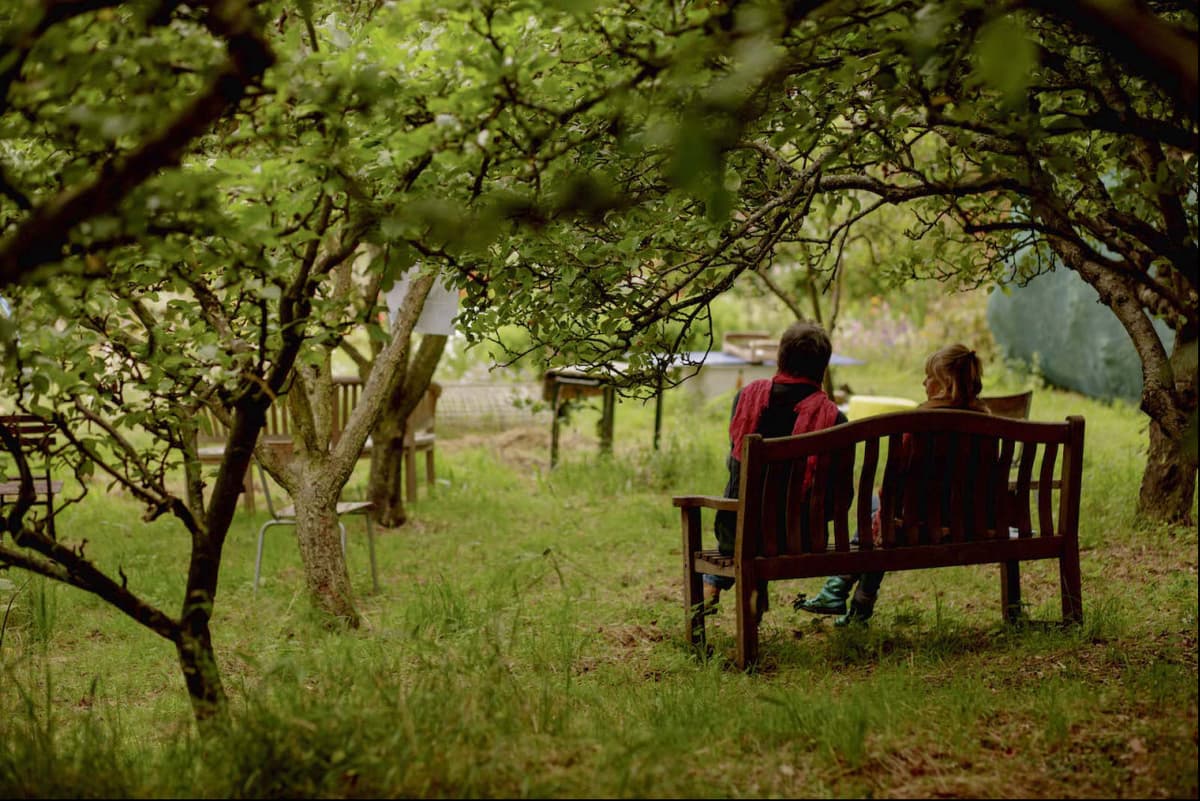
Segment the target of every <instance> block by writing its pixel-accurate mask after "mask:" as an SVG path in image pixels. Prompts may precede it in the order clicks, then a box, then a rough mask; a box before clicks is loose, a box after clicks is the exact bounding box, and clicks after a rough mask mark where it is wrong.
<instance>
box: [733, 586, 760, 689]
mask: <svg viewBox="0 0 1200 801" xmlns="http://www.w3.org/2000/svg"><path fill="white" fill-rule="evenodd" d="M733 591H734V592H736V593H737V666H738V668H740V669H741V670H745V669H746V668H748V667H749V666H751V665H753V664H754V663H755V662H757V661H758V620H759V615H758V608H757V607H758V605H759V602H758V582H752V581H745V580H743V579H742V578H741V577H739V578H738V579H737V583H736V584H734V585H733Z"/></svg>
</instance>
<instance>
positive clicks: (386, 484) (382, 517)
mask: <svg viewBox="0 0 1200 801" xmlns="http://www.w3.org/2000/svg"><path fill="white" fill-rule="evenodd" d="M446 339H447V338H446V337H445V336H442V335H440V334H425V335H424V336H422V337H421V344H420V345H419V346H418V347H417V353H416V356H415V357H414V358H413V360H412V363H411V364H410V365H409V367H408V370H407V371H406V373H405V375H404V380H403V381H398V382H397V383H396V386H395V388H394V389H393V390H392V393H391V394H390V395H389V396H388V399H387V406H386V407H385V409H384V411H383V413H382V414H381V415H380V417H379V420H378V421H377V422H376V423H375V428H374V430H373V431H372V432H371V438H372V440H373V441H374V446H373V447H372V450H371V476H370V479H369V481H368V484H367V498H368V499H370V501H371V502H372V503H373V504H374V505H375V506H374V509H373V510H372V513H373V515H374V518H373V519H374V520H375V522H376V523H378V524H379V525H381V526H384V527H386V528H392V527H395V526H400V525H403V524H404V521H405V520H407V519H408V516H407V514H406V513H405V511H404V481H403V480H402V478H403V465H404V458H403V443H404V434H405V426H406V423H407V421H408V416H409V414H411V413H412V410H413V409H414V408H416V405H417V402H418V401H420V399H421V396H422V395H424V394H425V391H426V390H427V389H429V384H430V382H431V381H432V380H433V373H434V370H436V369H437V365H438V361H439V360H440V359H441V357H442V352H443V351H444V350H445V348H446Z"/></svg>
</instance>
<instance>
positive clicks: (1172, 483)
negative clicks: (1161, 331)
mask: <svg viewBox="0 0 1200 801" xmlns="http://www.w3.org/2000/svg"><path fill="white" fill-rule="evenodd" d="M1171 368H1172V371H1173V372H1174V374H1175V391H1174V392H1172V393H1170V398H1171V400H1172V401H1173V402H1174V404H1173V405H1174V407H1175V408H1172V409H1170V410H1168V413H1167V414H1162V413H1161V411H1160V413H1159V414H1156V415H1153V416H1151V418H1150V448H1149V452H1148V453H1147V457H1146V472H1145V473H1144V474H1143V475H1142V487H1141V492H1140V494H1139V496H1138V511H1139V512H1141V513H1142V514H1144V515H1146V516H1147V517H1152V518H1154V519H1156V520H1162V521H1165V522H1170V523H1181V524H1184V525H1191V524H1192V500H1193V498H1194V497H1195V494H1196V470H1197V466H1198V458H1197V447H1196V430H1197V428H1196V426H1197V424H1196V408H1197V402H1196V401H1197V365H1196V339H1195V337H1194V336H1193V337H1191V338H1188V339H1185V338H1184V337H1183V336H1182V335H1179V336H1176V339H1175V347H1174V348H1173V349H1172V351H1171Z"/></svg>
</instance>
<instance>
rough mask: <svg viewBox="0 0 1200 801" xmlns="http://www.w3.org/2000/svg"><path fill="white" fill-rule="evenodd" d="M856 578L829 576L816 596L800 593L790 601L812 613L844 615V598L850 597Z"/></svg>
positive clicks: (799, 608) (803, 610)
mask: <svg viewBox="0 0 1200 801" xmlns="http://www.w3.org/2000/svg"><path fill="white" fill-rule="evenodd" d="M857 579H858V577H857V576H830V577H829V578H828V579H826V580H825V586H824V587H822V588H821V591H820V592H819V593H817V595H816V597H814V598H811V599H806V598H805V597H804V595H803V593H801V594H800V595H799V596H797V597H796V600H795V601H793V602H792V606H793V607H795V608H796V609H798V610H800V611H802V612H812V613H813V614H814V615H845V614H846V599H847V598H849V597H850V591H851V590H853V589H854V582H855V581H856V580H857Z"/></svg>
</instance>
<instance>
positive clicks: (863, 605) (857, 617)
mask: <svg viewBox="0 0 1200 801" xmlns="http://www.w3.org/2000/svg"><path fill="white" fill-rule="evenodd" d="M873 614H875V599H874V598H873V597H871V596H869V595H863V594H862V593H861V592H856V593H854V598H853V599H852V600H851V601H850V611H849V612H847V613H846V614H844V615H842V616H841V617H839V618H838V619H837V620H835V621H833V625H835V626H849V625H850V624H851V623H857V624H859V625H862V626H865V625H867V621H868V620H870V619H871V615H873Z"/></svg>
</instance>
